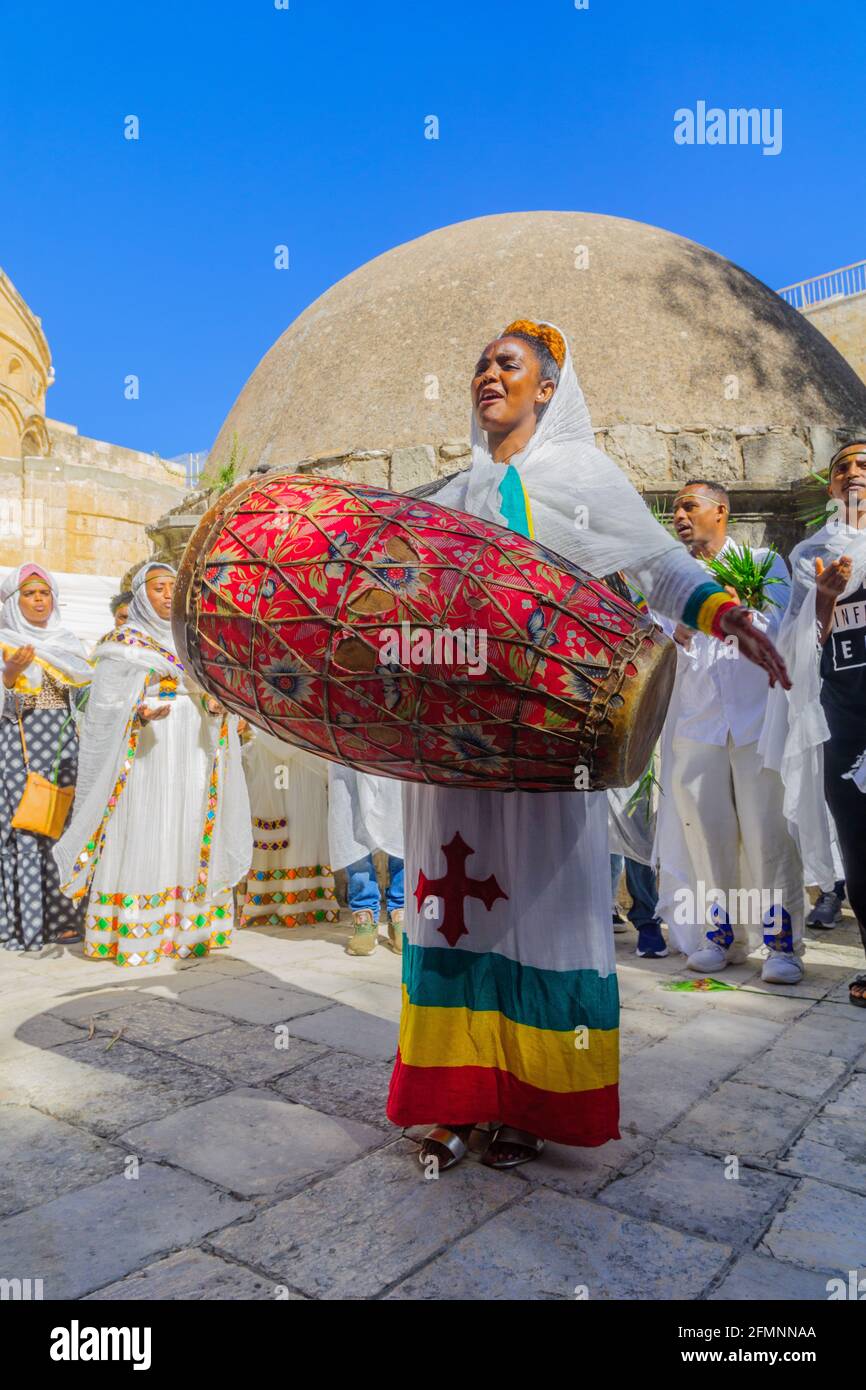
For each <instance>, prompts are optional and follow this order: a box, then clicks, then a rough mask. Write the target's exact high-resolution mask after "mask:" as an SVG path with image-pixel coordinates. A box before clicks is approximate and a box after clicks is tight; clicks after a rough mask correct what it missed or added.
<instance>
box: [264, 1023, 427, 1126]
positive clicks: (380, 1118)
mask: <svg viewBox="0 0 866 1390" xmlns="http://www.w3.org/2000/svg"><path fill="white" fill-rule="evenodd" d="M292 1041H297V1042H298V1046H302V1045H305V1046H308V1047H312V1043H307V1044H301V1042H300V1040H299V1039H293V1040H292ZM392 1070H393V1066H392V1064H391V1062H374V1061H371V1060H370V1059H369V1058H367V1057H354V1056H352V1054H351V1053H348V1052H328V1053H327V1054H326V1055H325V1056H323V1057H321V1058H320V1059H319V1060H318V1061H315V1062H311V1063H309V1064H308V1065H307V1066H303V1067H301V1068H299V1069H298V1070H297V1071H293V1072H292V1073H291V1075H290V1076H284V1077H282V1078H281V1080H279V1081H277V1082H275V1083H274V1090H276V1091H279V1093H280V1095H283V1096H286V1097H287V1098H288V1099H289V1100H295V1101H301V1102H302V1103H303V1104H304V1105H310V1106H312V1108H313V1109H314V1110H321V1111H322V1112H323V1113H324V1114H326V1115H344V1116H345V1117H346V1118H347V1119H350V1120H360V1121H361V1122H362V1123H363V1124H368V1125H375V1126H376V1127H377V1128H379V1129H384V1130H386V1131H388V1132H389V1133H391V1134H394V1133H398V1132H399V1131H398V1130H396V1128H395V1126H394V1125H392V1124H391V1122H390V1120H389V1119H388V1118H387V1116H386V1115H385V1104H386V1102H387V1099H388V1083H389V1082H390V1080H391V1072H392Z"/></svg>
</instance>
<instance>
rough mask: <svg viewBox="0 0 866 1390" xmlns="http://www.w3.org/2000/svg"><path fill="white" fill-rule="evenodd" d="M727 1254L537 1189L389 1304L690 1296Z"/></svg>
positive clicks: (414, 1277) (448, 1253) (595, 1205)
mask: <svg viewBox="0 0 866 1390" xmlns="http://www.w3.org/2000/svg"><path fill="white" fill-rule="evenodd" d="M450 1176H451V1175H450V1174H447V1175H446V1177H450ZM443 1182H444V1179H443ZM730 1253H731V1250H730V1246H727V1245H717V1244H713V1243H711V1242H709V1241H706V1240H702V1239H699V1238H696V1237H693V1236H686V1235H683V1234H682V1233H681V1232H679V1231H671V1230H668V1229H667V1228H666V1227H664V1226H658V1225H655V1224H653V1223H652V1222H649V1221H640V1220H636V1219H635V1218H634V1217H632V1216H624V1215H623V1214H622V1213H621V1212H617V1211H612V1210H611V1209H610V1208H608V1207H604V1206H601V1205H600V1204H599V1203H598V1202H590V1201H586V1200H584V1199H583V1198H582V1197H565V1196H563V1195H562V1193H559V1192H551V1191H549V1190H542V1189H535V1190H534V1191H533V1192H532V1193H531V1195H530V1196H529V1197H527V1198H526V1200H525V1201H523V1202H519V1203H518V1204H517V1205H516V1206H512V1207H510V1208H509V1209H508V1210H507V1211H504V1212H500V1213H499V1214H498V1215H497V1216H494V1217H493V1218H492V1220H490V1221H488V1222H486V1223H485V1225H483V1226H482V1227H481V1228H480V1229H479V1230H477V1231H474V1232H473V1233H472V1234H471V1235H468V1236H465V1237H464V1238H463V1239H462V1240H458V1241H457V1242H456V1244H454V1245H452V1246H451V1248H450V1249H448V1250H446V1251H445V1253H444V1254H442V1255H440V1256H439V1257H438V1258H437V1259H435V1260H434V1261H433V1262H432V1263H431V1264H428V1265H425V1267H424V1268H423V1269H421V1270H419V1271H418V1273H417V1274H413V1275H411V1276H410V1277H409V1278H407V1279H406V1280H404V1282H403V1283H401V1284H399V1285H398V1286H397V1287H396V1288H395V1289H394V1290H392V1292H391V1293H390V1294H389V1295H388V1297H389V1298H391V1299H422V1298H423V1299H458V1300H509V1301H511V1300H525V1299H574V1298H575V1297H580V1296H581V1291H582V1290H583V1289H585V1290H586V1294H583V1295H582V1296H583V1297H588V1298H589V1299H591V1300H592V1301H593V1302H596V1301H598V1300H600V1299H601V1300H606V1299H647V1300H658V1299H678V1298H688V1299H694V1298H699V1297H700V1295H701V1293H702V1291H703V1290H704V1289H705V1288H706V1287H707V1285H708V1284H709V1282H710V1280H711V1279H712V1278H713V1277H714V1276H715V1275H716V1274H718V1272H719V1271H720V1270H721V1269H722V1268H723V1267H724V1265H725V1262H726V1261H727V1260H728V1258H729V1257H730Z"/></svg>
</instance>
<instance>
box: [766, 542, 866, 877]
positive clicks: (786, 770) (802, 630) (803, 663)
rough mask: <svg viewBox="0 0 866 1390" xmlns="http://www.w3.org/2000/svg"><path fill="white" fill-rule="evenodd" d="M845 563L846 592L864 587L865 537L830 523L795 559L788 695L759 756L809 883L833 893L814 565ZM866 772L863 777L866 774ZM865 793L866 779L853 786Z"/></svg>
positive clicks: (774, 694) (770, 705) (777, 701)
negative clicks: (778, 782) (780, 789)
mask: <svg viewBox="0 0 866 1390" xmlns="http://www.w3.org/2000/svg"><path fill="white" fill-rule="evenodd" d="M843 555H849V556H850V557H851V559H852V560H853V569H852V573H851V580H850V583H849V584H848V586H847V588H846V589H845V592H844V593H843V594H842V595H841V598H844V597H845V595H846V594H852V593H854V591H855V590H856V589H859V587H860V585H861V584H862V583H863V582H864V579H866V530H864V531H857V530H855V529H854V528H853V527H852V526H848V525H847V523H846V522H844V521H840V520H837V519H835V518H834V519H832V520H830V521H828V522H827V524H826V525H825V526H822V527H821V529H820V531H816V532H815V534H814V535H813V536H808V537H807V538H806V540H803V541H801V542H800V544H799V545H797V546H795V547H794V549H793V550H792V551H791V557H790V564H791V574H792V587H791V598H790V602H789V604H788V607H787V610H786V612H785V616H784V618H783V619H782V625H781V627H780V628H779V636H778V639H777V645H778V648H779V651H780V652H781V654H782V656H783V657H784V659H785V661H786V663H787V666H788V672H789V675H790V677H791V689H790V690H788V691H785V690H783V689H782V687H781V686H779V685H777V686H775V687H774V688H773V689H772V690H771V691H770V696H769V700H768V702H767V714H766V718H765V720H764V728H763V731H762V733H761V737H760V740H759V742H758V752H759V754H760V755H761V758H762V759H763V762H764V766H765V767H770V768H773V769H774V770H775V771H777V772H779V773H780V774H781V777H782V781H783V783H784V785H785V803H784V809H785V817H786V819H787V820H788V822H789V823H790V825H791V828H792V832H793V833H794V836H795V838H796V839H797V841H798V843H799V845H800V853H801V855H802V858H803V869H804V873H805V879H806V882H807V883H815V884H818V885H819V886H820V887H821V888H824V889H828V888H830V887H832V885H833V883H834V881H835V880H836V879H840V878H842V876H843V871H842V862H841V859H840V857H839V851H838V848H837V846H836V832H835V827H834V826H833V821H832V817H831V816H830V812H829V810H828V809H827V803H826V801H825V799H824V748H823V745H824V742H825V741H826V739H828V738H829V736H830V730H829V728H828V725H827V720H826V718H825V715H824V710H823V708H822V706H821V651H822V648H821V645H820V643H819V641H818V623H817V616H816V598H817V592H818V591H817V587H816V583H815V560H816V559H818V558H820V559H822V560H823V561H824V564H825V566H826V565H829V564H831V563H832V562H833V561H834V560H838V559H840V558H841V557H842V556H843ZM864 770H866V769H864ZM855 781H857V784H858V785H859V786H860V790H861V791H863V790H866V788H864V786H863V784H862V779H858V778H855Z"/></svg>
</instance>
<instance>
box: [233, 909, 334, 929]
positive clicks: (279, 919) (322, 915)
mask: <svg viewBox="0 0 866 1390" xmlns="http://www.w3.org/2000/svg"><path fill="white" fill-rule="evenodd" d="M339 920H340V912H339V908H330V907H329V908H318V909H317V911H315V912H286V913H284V914H283V915H281V914H280V913H279V912H266V913H250V912H247V910H246V908H244V911H243V914H242V916H241V920H240V925H241V927H314V926H315V925H316V923H317V922H339Z"/></svg>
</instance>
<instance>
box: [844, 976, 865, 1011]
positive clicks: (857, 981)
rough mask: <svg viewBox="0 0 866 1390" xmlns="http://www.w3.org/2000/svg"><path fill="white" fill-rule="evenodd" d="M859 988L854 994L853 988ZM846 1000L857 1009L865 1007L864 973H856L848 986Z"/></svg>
mask: <svg viewBox="0 0 866 1390" xmlns="http://www.w3.org/2000/svg"><path fill="white" fill-rule="evenodd" d="M855 989H857V990H860V993H859V994H855V993H854V990H855ZM848 1000H849V1002H850V1003H851V1004H853V1005H854V1007H855V1008H857V1009H866V975H857V976H856V977H855V978H854V979H853V980H852V981H851V983H850V985H849V986H848Z"/></svg>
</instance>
